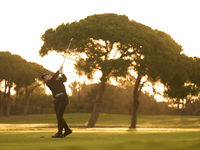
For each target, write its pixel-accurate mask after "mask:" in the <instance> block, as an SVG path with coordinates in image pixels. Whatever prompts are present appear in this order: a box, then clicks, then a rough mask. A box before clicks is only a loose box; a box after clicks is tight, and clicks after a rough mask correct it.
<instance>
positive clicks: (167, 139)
mask: <svg viewBox="0 0 200 150" xmlns="http://www.w3.org/2000/svg"><path fill="white" fill-rule="evenodd" d="M70 116H73V118H70ZM80 116H81V117H80ZM88 117H89V114H68V115H66V118H68V119H69V122H70V123H69V124H72V125H73V126H74V127H72V130H73V133H72V134H71V135H69V136H67V137H65V138H60V139H53V138H51V135H54V134H55V133H56V131H57V129H56V122H54V121H55V120H54V119H55V118H54V116H53V115H39V116H37V115H36V116H26V117H21V116H20V117H13V120H12V119H11V118H0V120H1V121H0V126H1V128H0V149H1V150H10V149H14V150H47V149H48V150H55V149H68V150H71V149H73V150H94V149H95V150H104V149H109V150H122V149H123V150H125V149H127V150H129V149H136V150H138V149H139V150H157V149H158V150H160V149H162V150H169V149H173V150H188V149H190V150H199V149H200V128H199V124H198V122H199V117H191V118H190V117H180V116H140V117H139V118H138V122H139V124H138V126H140V127H138V128H137V129H129V128H128V127H124V126H128V119H129V117H130V116H128V115H127V116H126V115H124V116H123V115H122V116H118V117H117V115H106V114H104V115H101V117H100V118H99V121H98V126H99V127H96V128H85V124H86V121H87V118H88ZM28 118H29V119H28ZM36 118H37V119H36ZM44 118H46V121H45V119H44ZM78 118H79V119H78ZM119 118H120V121H119V122H120V123H118V124H116V122H117V121H116V120H117V119H119ZM74 119H75V120H74ZM31 120H32V122H31ZM161 120H163V122H164V123H162V121H161ZM167 120H171V122H169V123H167ZM172 120H175V121H174V122H172ZM9 121H10V122H9ZM151 121H152V122H151ZM39 122H41V124H39ZM175 122H176V124H175ZM194 122H196V125H194ZM145 124H146V125H145ZM164 124H165V126H164ZM167 124H168V125H170V124H175V125H176V126H177V128H175V126H172V125H171V126H170V127H169V128H166V126H167ZM78 126H80V127H78ZM111 126H112V127H111ZM113 126H119V127H117V128H116V127H115V128H114V127H113ZM149 126H151V127H149ZM153 126H155V128H154V127H153Z"/></svg>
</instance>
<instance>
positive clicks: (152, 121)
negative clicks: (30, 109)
mask: <svg viewBox="0 0 200 150" xmlns="http://www.w3.org/2000/svg"><path fill="white" fill-rule="evenodd" d="M64 118H65V120H66V121H67V123H68V124H69V125H70V126H86V125H87V123H88V120H89V119H90V114H89V113H80V114H78V113H71V114H67V113H66V114H65V115H64ZM130 122H131V116H130V115H119V114H100V116H99V118H98V120H97V123H96V126H119V127H120V126H125V127H129V126H130ZM2 123H3V124H54V125H55V124H56V117H55V114H45V115H28V116H11V117H0V124H2ZM137 127H139V128H200V117H199V116H164V115H159V116H157V115H155V116H154V115H139V116H138V117H137Z"/></svg>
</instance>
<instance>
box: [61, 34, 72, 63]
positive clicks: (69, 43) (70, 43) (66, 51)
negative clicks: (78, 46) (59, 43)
mask: <svg viewBox="0 0 200 150" xmlns="http://www.w3.org/2000/svg"><path fill="white" fill-rule="evenodd" d="M72 40H73V38H71V40H70V43H69V46H68V48H67V51H66V54H65V57H64V60H63V64H62V66H63V65H64V63H65V59H66V57H67V52H68V50H69V48H70V45H71V42H72Z"/></svg>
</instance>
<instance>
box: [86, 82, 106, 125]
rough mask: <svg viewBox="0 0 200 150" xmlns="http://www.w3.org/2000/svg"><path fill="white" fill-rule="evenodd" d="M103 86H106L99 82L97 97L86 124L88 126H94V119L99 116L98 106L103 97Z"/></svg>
mask: <svg viewBox="0 0 200 150" xmlns="http://www.w3.org/2000/svg"><path fill="white" fill-rule="evenodd" d="M105 86H106V84H105V83H103V82H101V83H100V86H99V90H98V93H97V97H96V101H95V104H94V107H93V111H92V115H91V117H90V120H89V122H88V125H87V127H88V128H92V127H94V126H95V124H96V121H97V119H98V117H99V109H100V106H101V103H102V98H103V94H104V90H105Z"/></svg>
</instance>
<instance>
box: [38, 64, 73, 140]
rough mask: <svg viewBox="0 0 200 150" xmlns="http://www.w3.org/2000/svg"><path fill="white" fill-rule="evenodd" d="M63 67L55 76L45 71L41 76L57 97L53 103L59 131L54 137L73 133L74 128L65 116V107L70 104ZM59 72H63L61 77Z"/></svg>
mask: <svg viewBox="0 0 200 150" xmlns="http://www.w3.org/2000/svg"><path fill="white" fill-rule="evenodd" d="M62 69H63V67H60V69H59V70H58V71H57V72H56V73H55V74H54V75H53V76H51V75H50V74H49V73H44V74H43V75H42V76H41V78H42V79H44V80H45V81H46V85H47V86H48V88H49V89H50V90H51V92H52V94H53V97H54V98H55V100H54V101H53V103H54V107H55V113H56V117H57V123H58V133H56V134H55V135H53V136H52V138H62V137H65V136H67V135H69V134H71V133H72V130H71V129H70V128H69V127H68V125H67V123H66V122H65V120H64V118H63V114H64V111H65V108H66V106H67V104H68V96H67V93H66V90H65V86H64V84H63V82H66V81H67V78H66V76H65V75H64V74H63V70H62ZM59 74H61V76H62V77H59ZM63 128H64V129H65V132H64V134H63V133H62V132H63Z"/></svg>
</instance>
